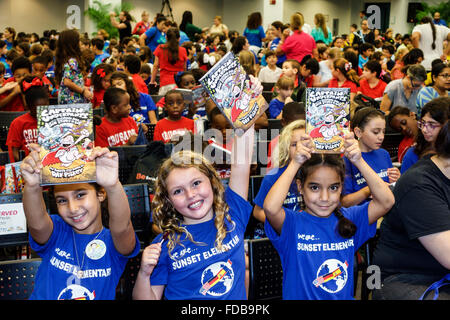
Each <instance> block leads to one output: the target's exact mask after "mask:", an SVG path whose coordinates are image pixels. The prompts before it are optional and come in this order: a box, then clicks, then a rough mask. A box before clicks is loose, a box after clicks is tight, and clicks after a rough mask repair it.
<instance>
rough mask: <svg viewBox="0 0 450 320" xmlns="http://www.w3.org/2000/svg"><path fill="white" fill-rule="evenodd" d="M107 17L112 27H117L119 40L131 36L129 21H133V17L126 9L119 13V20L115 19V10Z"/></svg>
mask: <svg viewBox="0 0 450 320" xmlns="http://www.w3.org/2000/svg"><path fill="white" fill-rule="evenodd" d="M109 18H110V20H111V24H112V25H113V27H115V28H117V29H118V31H119V40H120V42H122V40H123V39H124V38H126V37H131V21H133V17H132V16H131V15H130V14H129V13H128V11H121V12H120V13H119V21H117V20H116V13H115V12H111V13H110V14H109Z"/></svg>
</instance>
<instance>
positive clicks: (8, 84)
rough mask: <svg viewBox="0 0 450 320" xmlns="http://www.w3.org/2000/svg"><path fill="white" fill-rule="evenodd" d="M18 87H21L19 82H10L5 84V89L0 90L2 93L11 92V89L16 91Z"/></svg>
mask: <svg viewBox="0 0 450 320" xmlns="http://www.w3.org/2000/svg"><path fill="white" fill-rule="evenodd" d="M16 86H19V83H18V82H8V83H5V85H4V86H3V87H1V88H0V93H3V92H6V91H9V90H11V89H14V88H15V87H16Z"/></svg>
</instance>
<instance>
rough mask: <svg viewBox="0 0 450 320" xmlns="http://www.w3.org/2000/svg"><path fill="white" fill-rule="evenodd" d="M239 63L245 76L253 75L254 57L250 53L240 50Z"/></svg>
mask: <svg viewBox="0 0 450 320" xmlns="http://www.w3.org/2000/svg"><path fill="white" fill-rule="evenodd" d="M239 63H240V64H241V66H242V67H243V68H244V70H245V72H246V73H247V74H251V75H253V76H254V75H255V73H256V70H255V56H254V55H253V53H252V52H251V51H247V50H242V51H241V52H240V53H239Z"/></svg>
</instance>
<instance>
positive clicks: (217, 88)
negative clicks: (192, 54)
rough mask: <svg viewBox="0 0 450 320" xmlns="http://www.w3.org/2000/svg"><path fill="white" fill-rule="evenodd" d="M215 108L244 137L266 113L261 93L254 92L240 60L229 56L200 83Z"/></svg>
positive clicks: (228, 54)
mask: <svg viewBox="0 0 450 320" xmlns="http://www.w3.org/2000/svg"><path fill="white" fill-rule="evenodd" d="M200 84H201V85H202V86H203V87H204V88H205V91H206V92H207V93H208V94H209V96H210V97H211V99H212V100H213V101H214V103H215V104H216V106H217V107H218V108H219V109H220V111H222V113H223V114H224V116H225V117H226V118H227V119H228V121H229V122H230V123H231V125H232V126H233V129H242V130H243V131H240V133H243V132H244V131H246V130H247V129H248V128H250V127H251V126H252V124H253V123H254V122H255V121H256V120H257V119H258V118H259V117H260V116H261V115H262V114H263V113H264V112H265V111H266V110H267V108H268V107H269V105H268V104H267V102H266V100H265V99H264V97H263V96H262V91H260V92H254V91H253V90H252V88H251V84H250V78H249V76H248V75H247V74H246V72H245V71H244V69H243V68H242V66H241V65H240V63H239V58H238V57H236V56H235V55H234V54H233V53H232V52H228V53H227V54H226V55H225V56H224V57H223V58H222V59H220V60H219V61H218V62H217V63H216V64H215V65H214V66H213V67H212V68H211V69H210V70H209V71H208V72H207V73H206V74H205V75H204V76H203V77H202V78H201V79H200Z"/></svg>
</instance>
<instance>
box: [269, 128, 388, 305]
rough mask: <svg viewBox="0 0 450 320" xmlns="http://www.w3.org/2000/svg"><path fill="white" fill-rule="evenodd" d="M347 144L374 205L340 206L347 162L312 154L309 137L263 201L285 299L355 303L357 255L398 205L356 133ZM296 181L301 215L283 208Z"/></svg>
mask: <svg viewBox="0 0 450 320" xmlns="http://www.w3.org/2000/svg"><path fill="white" fill-rule="evenodd" d="M344 146H345V152H344V154H345V156H346V157H347V158H348V159H349V160H350V161H351V163H352V164H353V165H355V166H356V167H357V168H358V170H359V171H360V172H361V174H362V176H363V177H364V178H365V179H366V181H367V184H368V185H369V187H370V188H371V190H373V194H372V200H371V201H370V202H368V203H366V204H364V205H361V206H353V207H351V208H340V203H339V202H340V197H341V193H342V189H343V184H344V176H345V167H344V162H343V160H342V158H341V157H340V156H339V155H332V154H320V153H314V154H312V153H311V152H312V149H313V148H312V147H313V144H312V139H311V137H309V136H307V135H303V136H302V139H301V143H298V144H297V148H296V152H295V156H294V158H293V159H294V161H291V162H290V163H289V164H288V167H287V168H286V170H285V171H284V172H283V174H282V175H281V176H280V178H279V179H278V180H277V181H276V183H275V184H274V186H273V187H272V189H270V191H269V193H268V194H267V197H266V199H265V201H264V213H265V214H266V222H265V230H266V234H267V235H268V237H269V239H270V240H271V241H272V243H273V245H274V247H275V248H276V249H277V251H278V253H279V255H280V259H281V264H282V268H283V299H287V300H291V299H295V300H305V299H308V300H311V299H315V300H316V299H327V300H330V299H336V300H342V299H347V300H348V299H353V290H354V286H353V257H354V255H355V252H356V250H358V248H359V247H360V246H361V245H362V244H363V243H364V242H365V241H367V239H369V238H370V237H372V236H374V235H375V231H376V223H375V222H376V221H377V220H378V218H380V217H382V216H383V215H384V214H386V213H387V212H388V211H389V209H390V208H391V207H392V205H393V204H394V196H393V195H392V192H391V191H390V190H389V188H388V186H387V184H386V183H385V182H384V181H383V180H381V179H380V177H378V175H377V174H376V173H375V172H374V171H373V170H372V169H371V168H370V166H369V165H368V164H367V163H366V162H365V161H364V159H363V158H362V156H361V151H360V150H359V146H358V142H357V141H356V140H355V139H354V138H353V133H350V134H348V135H346V136H345V138H344ZM295 178H297V186H298V189H299V192H300V193H301V194H302V196H303V201H304V205H303V210H301V211H300V212H295V211H292V210H290V209H287V208H285V207H283V202H284V200H285V198H286V195H287V193H288V190H289V187H290V184H291V181H292V180H293V179H295Z"/></svg>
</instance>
